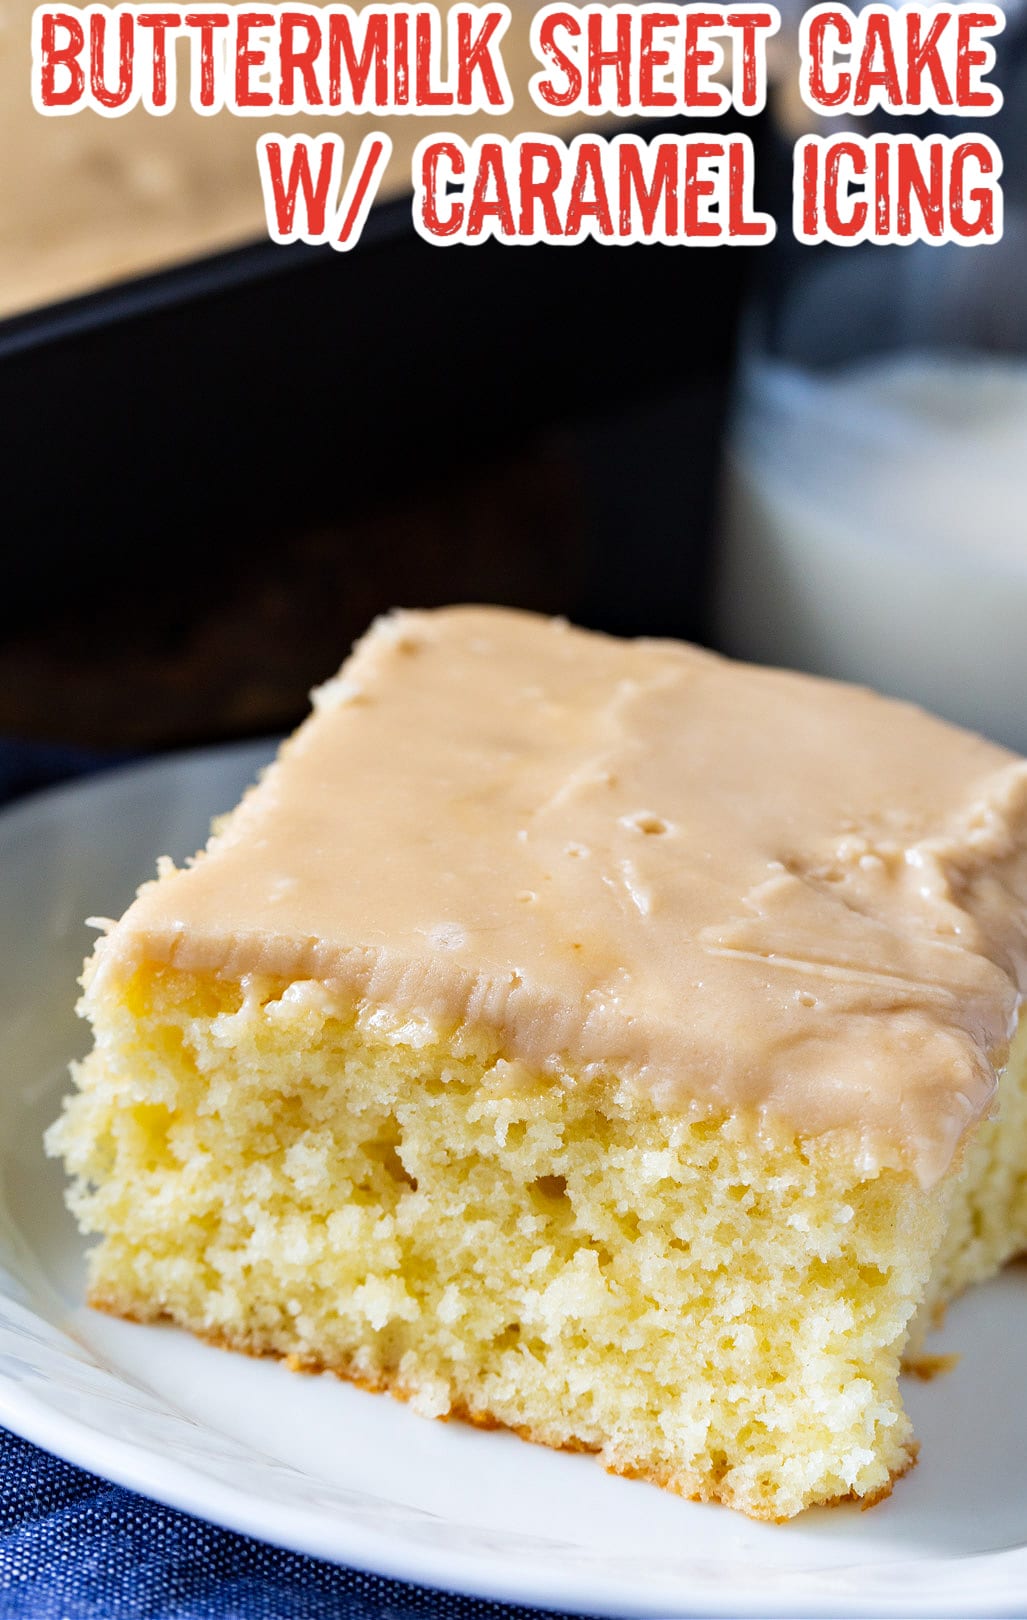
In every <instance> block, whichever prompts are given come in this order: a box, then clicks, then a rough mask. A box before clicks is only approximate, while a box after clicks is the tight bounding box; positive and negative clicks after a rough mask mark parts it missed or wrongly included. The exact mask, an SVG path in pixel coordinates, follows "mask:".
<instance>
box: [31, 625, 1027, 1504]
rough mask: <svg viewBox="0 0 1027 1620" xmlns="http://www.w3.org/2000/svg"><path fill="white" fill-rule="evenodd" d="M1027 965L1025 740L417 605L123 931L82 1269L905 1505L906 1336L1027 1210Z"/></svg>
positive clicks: (672, 1446)
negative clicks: (984, 735) (993, 739)
mask: <svg viewBox="0 0 1027 1620" xmlns="http://www.w3.org/2000/svg"><path fill="white" fill-rule="evenodd" d="M1025 958H1027V765H1025V764H1024V763H1023V762H1021V761H1019V760H1016V759H1015V758H1014V757H1013V756H1012V755H1010V754H1008V753H1006V752H1005V751H1004V750H1002V749H1000V748H997V747H995V746H993V745H991V744H989V743H986V742H983V741H982V740H980V739H979V738H976V737H973V736H971V735H969V734H967V733H965V732H962V731H958V730H956V729H954V728H952V727H950V726H948V725H945V724H943V723H941V722H940V721H937V720H933V719H931V718H929V717H927V716H926V715H924V714H922V713H921V712H919V711H917V710H915V709H913V708H910V707H907V706H905V705H901V704H897V703H893V702H889V701H887V700H884V699H882V698H878V697H875V696H873V695H871V694H870V693H868V692H865V691H861V690H856V689H853V688H849V687H845V686H841V685H836V684H833V683H830V682H825V681H820V680H814V679H811V678H808V677H804V676H799V675H793V674H787V673H782V672H780V671H772V670H763V669H755V668H751V667H748V666H744V665H737V664H732V663H729V662H726V661H725V660H723V659H721V658H719V657H716V656H714V655H712V654H710V653H706V652H702V651H699V650H697V649H695V648H692V647H687V646H684V645H678V644H675V643H671V642H657V641H649V642H646V641H637V642H624V641H618V640H614V639H610V638H607V637H603V636H599V635H593V634H589V633H586V632H583V631H579V630H575V629H571V628H569V627H568V626H567V625H565V624H563V623H560V622H552V621H547V620H544V619H540V618H536V617H534V616H532V615H528V614H520V613H512V612H505V611H499V610H494V609H487V608H459V609H453V610H449V611H444V612H433V613H401V614H397V615H395V616H393V617H390V618H387V619H385V620H383V621H381V622H379V623H378V624H376V625H375V626H374V628H373V629H372V630H371V632H370V634H369V635H368V636H367V637H366V638H365V640H364V641H363V642H362V643H361V644H360V645H359V647H358V648H357V650H356V652H355V653H354V655H353V657H352V659H351V660H350V662H349V663H348V664H347V665H346V666H345V668H344V670H343V672H342V674H341V675H340V676H339V677H338V678H337V679H336V680H334V681H332V682H330V683H329V684H328V685H327V686H325V687H324V688H323V689H322V690H321V691H320V692H319V693H318V694H317V695H316V703H315V710H314V713H313V715H312V717H311V718H310V719H309V720H308V721H307V722H306V724H305V725H303V726H302V727H301V728H300V730H299V731H298V732H297V733H296V735H295V736H294V737H293V738H292V740H291V741H290V742H289V743H287V744H286V746H285V747H284V749H283V750H282V753H281V756H280V758H279V760H278V762H277V763H276V764H275V765H274V766H273V767H272V768H271V769H270V771H269V772H268V773H267V774H266V775H265V776H264V778H263V780H262V781H261V782H260V784H259V786H257V787H256V788H254V789H253V790H251V791H250V792H249V793H248V794H247V795H246V796H245V798H244V799H243V801H242V803H241V804H240V806H239V807H238V809H237V810H235V811H234V813H233V814H232V815H231V816H229V817H228V818H227V820H225V821H224V822H223V823H222V824H221V825H220V826H219V827H218V829H217V832H216V834H215V836H214V837H213V838H212V840H211V842H210V844H209V846H208V848H207V850H206V851H205V852H204V853H202V854H200V855H199V856H198V857H197V858H196V860H195V861H194V862H193V863H192V864H190V865H189V866H188V867H186V868H185V869H184V870H181V871H176V870H175V869H174V868H172V867H171V866H170V865H169V864H167V865H164V866H163V867H162V868H161V871H160V876H159V878H158V879H157V881H156V882H153V883H149V884H147V885H145V886H144V887H143V888H142V889H141V890H140V893H139V897H138V899H137V900H136V901H135V903H134V905H133V906H132V907H131V908H130V909H129V911H128V912H127V913H126V915H125V916H124V917H123V918H122V919H121V921H120V922H119V923H117V924H114V925H111V926H110V928H109V930H108V932H107V933H106V936H105V937H103V938H101V939H100V941H99V942H98V945H97V948H96V952H95V954H94V956H93V957H92V959H91V961H90V962H89V964H88V965H87V968H86V975H85V980H84V983H85V996H84V1000H83V1008H84V1011H85V1012H86V1014H87V1015H88V1017H89V1018H90V1019H91V1020H92V1023H93V1027H94V1031H95V1047H94V1050H93V1052H92V1054H91V1056H89V1057H88V1058H87V1059H86V1060H85V1062H84V1063H82V1064H81V1065H80V1066H79V1067H78V1069H77V1073H76V1081H77V1086H78V1091H77V1094H76V1095H75V1096H74V1098H73V1099H72V1100H71V1101H70V1102H69V1104H68V1105H67V1107H66V1110H65V1112H64V1115H63V1117H62V1118H61V1120H60V1121H59V1122H58V1124H57V1125H56V1126H55V1127H54V1128H53V1129H52V1131H51V1133H50V1137H49V1146H50V1149H51V1151H52V1152H54V1153H57V1154H60V1155H61V1156H62V1157H63V1158H64V1160H65V1162H66V1165H67V1168H68V1170H69V1172H70V1173H71V1175H72V1176H73V1177H74V1181H75V1185H74V1192H73V1196H72V1202H73V1207H74V1209H75V1211H76V1213H77V1215H78V1217H79V1220H80V1222H81V1224H82V1226H83V1228H84V1229H85V1230H86V1231H89V1232H95V1233H99V1234H100V1235H101V1238H102V1241H101V1242H100V1243H99V1244H98V1246H97V1247H96V1248H94V1250H93V1251H92V1255H91V1298H92V1301H93V1303H94V1304H95V1305H98V1306H100V1307H101V1308H103V1309H106V1310H109V1311H114V1312H117V1313H119V1314H121V1315H124V1316H129V1317H134V1318H138V1319H142V1320H150V1319H153V1318H159V1317H167V1318H170V1319H171V1320H172V1321H175V1322H178V1323H182V1324H184V1325H185V1326H186V1327H189V1328H191V1329H193V1330H194V1331H195V1332H197V1333H200V1334H203V1335H205V1336H206V1337H208V1338H210V1339H213V1340H215V1341H217V1342H218V1343H221V1344H224V1345H228V1346H231V1347H234V1348H237V1349H239V1350H246V1351H251V1352H257V1353H268V1352H269V1353H273V1354H277V1355H281V1356H285V1357H288V1358H290V1360H291V1362H292V1364H293V1365H295V1366H299V1367H305V1368H319V1367H325V1368H331V1369H333V1370H334V1371H336V1372H338V1373H341V1374H342V1375H344V1376H345V1377H347V1378H352V1379H355V1380H357V1381H358V1382H359V1383H362V1384H364V1385H367V1386H370V1387H372V1388H375V1389H389V1390H391V1391H392V1392H393V1393H395V1394H397V1395H401V1396H403V1397H404V1398H406V1399H409V1400H410V1401H411V1403H412V1404H413V1405H414V1406H415V1407H416V1408H417V1410H418V1411H420V1412H423V1413H425V1414H428V1415H432V1416H447V1415H457V1416H461V1417H464V1418H469V1419H471V1420H472V1421H474V1422H477V1423H482V1424H505V1425H509V1426H510V1427H511V1428H513V1429H516V1430H517V1431H518V1432H519V1433H521V1434H523V1435H526V1436H529V1437H530V1438H532V1439H534V1440H538V1441H543V1442H545V1443H546V1444H548V1445H552V1446H564V1447H577V1448H583V1449H586V1450H590V1451H595V1452H597V1453H598V1454H599V1456H600V1458H601V1460H602V1462H603V1463H604V1464H605V1465H606V1466H607V1467H608V1468H610V1469H613V1470H615V1471H617V1472H619V1473H624V1474H629V1475H637V1476H641V1477H643V1478H646V1479H649V1480H654V1481H656V1482H658V1483H659V1484H661V1485H665V1486H668V1487H670V1488H671V1489H673V1490H676V1491H679V1492H682V1493H684V1494H686V1495H688V1496H693V1497H698V1498H702V1499H706V1500H716V1501H722V1502H727V1503H730V1504H732V1505H733V1506H735V1507H739V1508H742V1509H744V1510H745V1511H746V1512H747V1513H750V1514H754V1515H757V1516H760V1517H769V1518H784V1517H787V1516H789V1515H791V1514H794V1513H796V1512H798V1511H799V1510H800V1509H801V1508H804V1507H806V1506H808V1505H809V1504H811V1503H818V1502H829V1501H833V1500H836V1499H840V1498H846V1497H851V1496H855V1497H860V1498H863V1499H865V1500H872V1499H874V1498H875V1497H878V1496H880V1495H882V1494H884V1493H886V1492H887V1491H888V1489H889V1486H890V1483H891V1482H892V1481H893V1480H894V1479H895V1478H896V1476H897V1475H899V1474H901V1473H902V1471H903V1470H904V1469H905V1468H906V1467H907V1466H908V1465H909V1463H910V1462H911V1460H912V1458H913V1456H914V1442H913V1440H912V1437H911V1432H910V1425H909V1422H908V1420H907V1418H906V1416H905V1414H904V1412H903V1409H902V1404H901V1401H900V1397H899V1390H898V1373H899V1364H900V1357H901V1356H902V1354H903V1352H904V1349H907V1347H908V1344H909V1342H910V1341H909V1337H908V1336H909V1334H910V1329H911V1326H912V1329H913V1333H914V1336H915V1338H914V1341H913V1342H918V1335H919V1334H920V1333H921V1332H922V1328H923V1324H924V1323H925V1322H926V1321H927V1320H928V1317H929V1313H930V1312H931V1311H932V1310H933V1309H935V1308H936V1307H938V1306H939V1305H940V1304H941V1303H943V1302H944V1301H945V1300H947V1299H949V1298H950V1297H951V1296H952V1295H953V1294H955V1293H956V1292H958V1291H959V1290H960V1289H961V1288H963V1287H964V1286H965V1285H966V1284H967V1283H968V1282H970V1281H972V1280H974V1279H976V1278H980V1277H983V1276H986V1275H988V1274H989V1273H990V1272H992V1271H994V1270H995V1268H996V1267H997V1266H999V1265H1000V1264H1001V1263H1002V1262H1003V1261H1004V1260H1005V1259H1006V1258H1007V1257H1008V1256H1009V1255H1011V1254H1012V1253H1014V1252H1015V1251H1017V1250H1019V1249H1022V1248H1023V1247H1025V1246H1027V1175H1025V1172H1027V1041H1024V1040H1023V1039H1022V1038H1017V1039H1014V1038H1013V1037H1014V1028H1015V1024H1016V1019H1017V1015H1018V1010H1019V1006H1020V1001H1021V992H1022V988H1023V984H1024V980H1025V977H1027V959H1025ZM1011 1041H1012V1045H1011V1044H1010V1043H1011ZM1000 1070H1001V1071H1002V1072H1001V1076H1000V1079H999V1082H998V1087H997V1094H998V1105H997V1111H995V1106H994V1105H995V1097H996V1073H997V1072H998V1071H1000Z"/></svg>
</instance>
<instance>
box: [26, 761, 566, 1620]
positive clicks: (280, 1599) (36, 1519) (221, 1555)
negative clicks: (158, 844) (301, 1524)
mask: <svg viewBox="0 0 1027 1620" xmlns="http://www.w3.org/2000/svg"><path fill="white" fill-rule="evenodd" d="M124 757H125V756H121V758H124ZM118 762H119V763H120V762H121V760H120V759H119V761H118ZM104 763H107V760H105V758H104V757H103V756H101V755H96V754H91V753H86V752H85V751H82V750H77V749H76V750H72V749H62V748H57V747H49V746H38V745H35V744H26V743H21V742H13V741H9V740H7V739H0V803H2V802H3V801H4V800H5V799H11V798H14V797H15V796H17V795H18V794H20V793H24V792H26V791H28V790H29V789H30V788H36V787H43V786H46V784H47V783H51V782H55V781H59V780H61V779H63V778H66V777H69V776H72V775H77V774H81V773H82V772H83V771H87V770H93V769H96V768H98V767H99V766H101V765H103V764H104ZM535 1612H536V1611H532V1610H528V1609H521V1608H514V1607H508V1606H506V1605H503V1604H498V1603H482V1602H477V1601H476V1600H475V1599H473V1598H464V1597H457V1596H454V1595H453V1594H452V1593H446V1592H431V1591H428V1590H426V1589H424V1588H422V1587H417V1586H406V1585H402V1584H401V1583H400V1582H398V1581H388V1580H383V1579H381V1578H380V1577H379V1576H377V1575H363V1574H360V1573H359V1572H358V1571H356V1570H352V1569H342V1568H340V1567H338V1566H337V1565H335V1564H326V1563H322V1562H321V1561H320V1560H318V1559H315V1558H303V1557H301V1556H299V1554H296V1553H289V1552H282V1551H280V1550H279V1549H278V1548H275V1547H268V1546H265V1545H264V1544H263V1543H262V1542H259V1541H250V1540H248V1539H247V1538H246V1537H245V1536H238V1535H235V1534H233V1533H232V1532H231V1531H229V1530H219V1529H217V1528H215V1527H214V1526H213V1525H209V1524H204V1523H202V1522H201V1521H200V1520H198V1519H192V1518H190V1517H189V1515H188V1514H185V1513H177V1512H175V1511H174V1509H172V1508H166V1507H161V1506H159V1505H158V1504H157V1503H156V1502H149V1501H147V1500H145V1499H144V1498H143V1497H140V1496H135V1495H134V1494H133V1493H132V1492H131V1491H126V1490H122V1489H121V1488H120V1487H119V1486H116V1485H111V1484H109V1483H108V1482H107V1481H106V1480H102V1479H97V1478H95V1477H94V1475H92V1474H85V1473H83V1472H82V1471H81V1469H78V1468H73V1467H72V1466H71V1465H70V1464H69V1463H65V1462H61V1461H60V1460H59V1459H58V1458H57V1457H51V1456H48V1455H47V1453H46V1452H44V1451H40V1450H39V1449H38V1448H37V1447H36V1446H31V1445H29V1444H28V1443H27V1442H26V1441H24V1440H21V1439H19V1438H18V1437H17V1436H16V1435H13V1434H8V1433H7V1432H6V1431H5V1430H3V1429H0V1620H526V1617H530V1616H532V1615H533V1614H534V1613H535Z"/></svg>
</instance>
